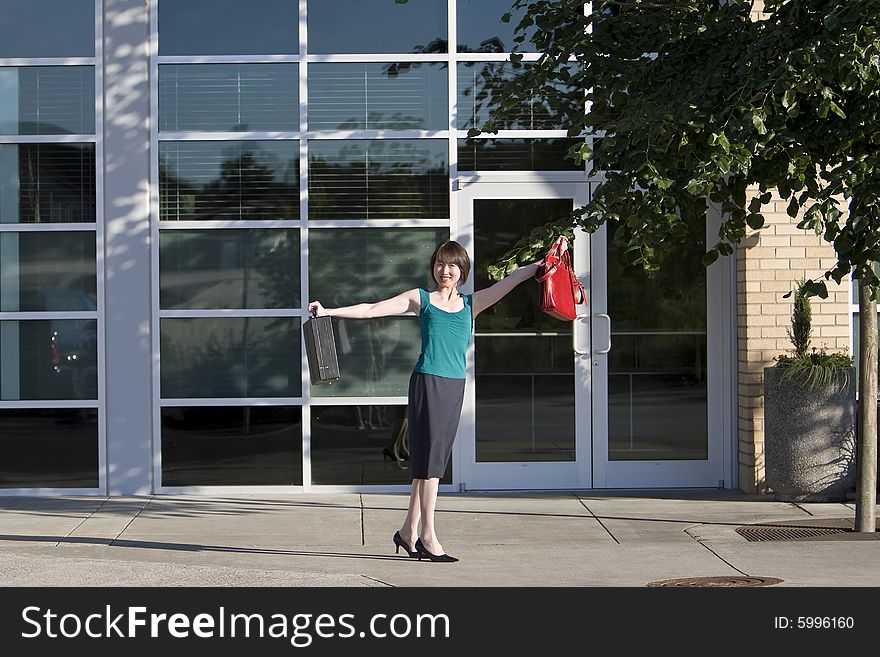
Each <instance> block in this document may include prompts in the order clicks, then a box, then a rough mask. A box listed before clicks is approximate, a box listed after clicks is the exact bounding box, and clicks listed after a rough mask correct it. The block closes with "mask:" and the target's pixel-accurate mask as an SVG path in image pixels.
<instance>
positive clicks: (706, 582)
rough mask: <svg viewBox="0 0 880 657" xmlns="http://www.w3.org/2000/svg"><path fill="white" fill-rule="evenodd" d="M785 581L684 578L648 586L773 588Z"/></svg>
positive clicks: (744, 578) (773, 578) (760, 578)
mask: <svg viewBox="0 0 880 657" xmlns="http://www.w3.org/2000/svg"><path fill="white" fill-rule="evenodd" d="M782 581H783V580H781V579H777V578H776V577H682V578H679V579H661V580H658V581H656V582H648V584H647V586H687V587H699V586H720V587H742V586H773V585H774V584H780V583H781V582H782Z"/></svg>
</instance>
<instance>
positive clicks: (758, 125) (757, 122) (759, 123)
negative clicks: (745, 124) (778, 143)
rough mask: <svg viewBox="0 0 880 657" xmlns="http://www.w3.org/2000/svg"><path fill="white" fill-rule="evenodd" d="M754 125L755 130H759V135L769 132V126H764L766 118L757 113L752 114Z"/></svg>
mask: <svg viewBox="0 0 880 657" xmlns="http://www.w3.org/2000/svg"><path fill="white" fill-rule="evenodd" d="M752 125H754V126H755V130H757V131H758V134H759V135H766V134H767V128H766V126H764V120H763V119H762V118H761V117H760V116H758V115H757V114H752Z"/></svg>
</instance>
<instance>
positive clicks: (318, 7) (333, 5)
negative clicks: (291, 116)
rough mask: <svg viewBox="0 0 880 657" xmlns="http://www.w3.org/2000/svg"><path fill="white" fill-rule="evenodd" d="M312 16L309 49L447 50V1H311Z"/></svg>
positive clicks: (343, 50)
mask: <svg viewBox="0 0 880 657" xmlns="http://www.w3.org/2000/svg"><path fill="white" fill-rule="evenodd" d="M166 1H167V0H166ZM308 21H309V52H311V53H394V52H407V53H409V52H425V53H441V52H447V43H446V42H447V36H446V32H447V30H446V24H447V19H446V0H409V1H408V2H405V3H399V2H391V1H389V0H359V2H352V1H351V0H309V5H308Z"/></svg>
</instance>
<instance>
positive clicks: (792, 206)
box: [785, 196, 800, 219]
mask: <svg viewBox="0 0 880 657" xmlns="http://www.w3.org/2000/svg"><path fill="white" fill-rule="evenodd" d="M799 209H800V204H798V202H797V199H796V198H795V197H794V196H792V197H791V200H790V201H789V202H788V207H787V208H786V209H785V213H786V214H787V215H788V216H789V217H791V218H792V219H794V218H795V217H796V216H797V214H798V210H799Z"/></svg>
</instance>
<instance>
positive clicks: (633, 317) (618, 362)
mask: <svg viewBox="0 0 880 657" xmlns="http://www.w3.org/2000/svg"><path fill="white" fill-rule="evenodd" d="M609 228H610V229H611V230H610V233H609V234H613V233H614V227H613V226H610V227H609ZM690 243H691V244H692V245H693V248H692V249H688V250H687V251H685V250H682V251H681V252H680V253H679V255H678V257H677V258H675V259H674V260H673V259H670V260H668V261H667V262H666V263H665V264H664V267H663V270H662V271H661V272H659V273H658V274H656V275H655V276H653V277H651V278H649V277H648V276H646V275H645V273H644V272H643V271H642V270H641V269H639V268H637V267H632V266H630V265H629V264H628V262H629V260H630V258H629V256H628V255H627V254H625V252H624V251H625V245H624V244H622V243H621V242H620V241H619V240H614V241H612V243H611V244H610V245H609V247H608V281H609V285H608V314H609V315H611V317H613V318H614V322H613V325H612V333H611V341H612V343H613V344H614V349H612V350H611V352H610V353H609V361H608V366H609V373H608V404H609V418H608V422H609V427H608V431H609V435H608V457H609V459H610V460H612V461H626V460H636V461H642V460H651V461H659V460H704V459H706V458H707V453H708V428H707V426H708V425H707V421H708V420H707V409H708V397H707V387H706V357H707V352H706V349H707V347H706V272H705V269H704V268H703V266H702V264H701V259H702V256H703V253H704V252H705V226H704V224H703V223H702V222H700V221H695V222H693V226H691V240H690Z"/></svg>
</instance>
